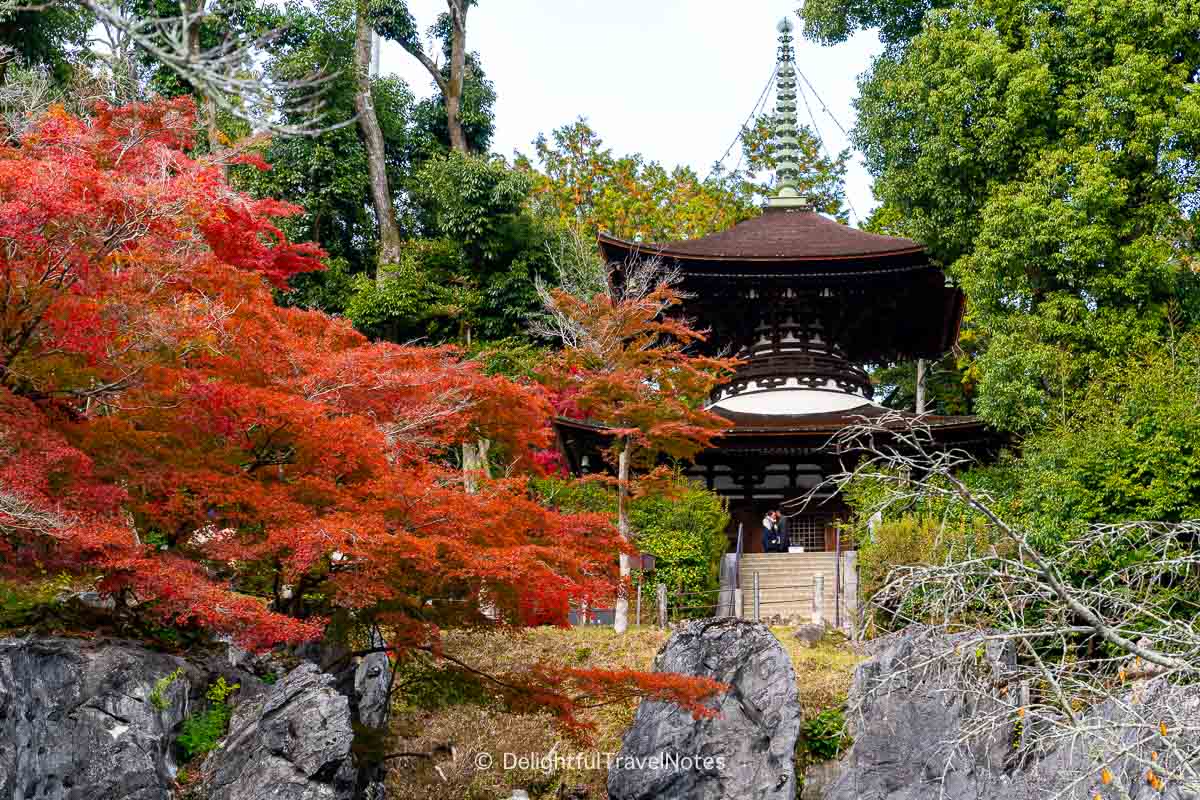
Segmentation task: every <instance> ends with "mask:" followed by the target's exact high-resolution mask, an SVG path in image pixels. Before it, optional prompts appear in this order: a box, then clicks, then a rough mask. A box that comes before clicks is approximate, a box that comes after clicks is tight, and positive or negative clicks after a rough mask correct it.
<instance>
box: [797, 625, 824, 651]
mask: <svg viewBox="0 0 1200 800" xmlns="http://www.w3.org/2000/svg"><path fill="white" fill-rule="evenodd" d="M794 635H795V637H796V641H798V642H799V643H800V644H801V645H802V646H804V647H813V646H815V645H816V644H818V643H819V642H820V641H821V640H822V639H824V638H825V626H824V625H816V624H814V623H811V622H810V623H808V624H807V625H800V626H799V627H797V628H796V633H795V634H794Z"/></svg>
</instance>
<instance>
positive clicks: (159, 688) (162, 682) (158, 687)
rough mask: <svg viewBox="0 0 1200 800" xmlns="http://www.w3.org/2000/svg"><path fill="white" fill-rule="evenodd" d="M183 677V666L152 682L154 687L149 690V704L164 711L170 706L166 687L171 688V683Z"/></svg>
mask: <svg viewBox="0 0 1200 800" xmlns="http://www.w3.org/2000/svg"><path fill="white" fill-rule="evenodd" d="M181 677H183V667H180V668H179V669H177V670H175V671H174V672H172V673H171V674H170V675H164V676H162V677H161V678H159V679H158V680H157V681H155V682H154V688H153V689H151V690H150V705H152V706H154V707H155V708H157V709H158V710H159V711H166V710H167V709H168V708H170V707H171V701H170V700H168V699H167V696H166V692H167V689H169V688H171V684H172V683H174V682H175V681H177V680H179V679H180V678H181Z"/></svg>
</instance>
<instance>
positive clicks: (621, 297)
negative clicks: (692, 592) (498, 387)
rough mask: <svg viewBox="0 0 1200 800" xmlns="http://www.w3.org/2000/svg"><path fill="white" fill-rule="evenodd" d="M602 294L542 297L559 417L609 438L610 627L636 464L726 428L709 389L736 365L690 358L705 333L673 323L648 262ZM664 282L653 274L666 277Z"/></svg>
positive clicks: (674, 294) (651, 464)
mask: <svg viewBox="0 0 1200 800" xmlns="http://www.w3.org/2000/svg"><path fill="white" fill-rule="evenodd" d="M622 269H623V270H624V272H623V274H622V273H621V272H618V274H616V275H615V276H610V279H609V281H608V284H609V290H608V291H607V292H595V293H594V294H592V295H591V296H587V297H581V296H576V295H572V294H570V293H569V292H567V291H565V290H561V289H559V290H553V291H548V292H545V293H544V299H545V301H546V310H547V312H548V313H549V317H550V320H551V321H550V322H549V323H548V324H543V325H542V326H541V329H542V330H543V332H548V333H555V334H557V335H558V336H559V337H560V338H561V339H562V340H563V341H564V344H565V345H566V347H565V348H564V349H563V351H562V363H561V368H560V369H559V370H558V373H557V375H558V380H557V383H558V389H559V395H558V402H557V407H558V411H559V413H561V414H563V415H565V416H570V417H575V418H577V419H587V420H588V421H590V422H593V423H596V424H597V425H598V426H600V427H601V428H602V429H603V430H604V432H605V435H607V436H608V437H609V439H610V440H611V448H610V453H609V454H610V455H611V457H612V460H613V462H615V466H616V473H617V475H616V477H617V520H618V531H619V533H620V536H621V540H622V545H623V547H622V552H621V556H620V575H621V579H622V582H623V585H622V587H621V591H620V592H619V593H618V598H617V606H616V619H615V627H616V629H617V631H618V632H623V631H624V630H625V629H626V627H627V626H628V613H629V604H628V600H627V596H628V591H627V590H628V587H627V586H625V585H624V584H625V583H626V582H627V581H628V577H629V575H630V572H631V564H630V561H629V551H630V550H631V545H630V541H631V530H630V525H629V517H628V508H629V495H630V492H631V490H632V488H633V484H634V472H633V469H634V466H635V463H636V464H637V465H640V466H641V467H643V468H644V470H647V471H648V474H649V475H656V474H657V473H658V470H656V469H655V467H656V464H657V459H658V458H659V457H660V456H663V455H665V456H668V457H671V458H675V459H689V458H692V457H693V456H695V455H696V454H697V453H699V452H700V451H702V450H704V449H705V448H706V447H708V446H709V445H710V444H711V443H712V440H713V438H714V437H716V436H717V435H718V434H720V433H721V432H722V431H724V430H726V429H727V428H728V427H729V422H728V420H726V419H724V418H722V417H720V416H718V415H717V414H714V413H712V412H711V411H709V410H708V408H707V405H708V401H709V399H710V397H711V395H712V392H713V390H714V389H715V388H716V387H717V386H719V385H720V384H722V383H724V382H725V381H727V380H728V379H729V378H730V377H732V375H733V372H734V369H735V368H736V367H737V364H738V361H737V360H736V359H730V358H715V357H711V356H705V355H702V354H699V353H697V352H695V346H696V345H697V344H698V343H701V342H703V341H704V338H705V334H704V333H703V332H702V331H699V330H696V329H695V328H694V327H692V325H691V323H690V322H689V321H688V320H686V319H684V318H683V317H682V316H680V315H679V314H678V313H677V312H678V307H679V306H680V303H681V295H680V293H679V291H678V290H677V289H676V288H675V287H674V282H673V278H672V277H671V276H670V275H669V272H668V273H664V272H663V271H661V270H660V268H659V265H658V264H657V263H656V262H654V261H647V262H638V263H635V264H628V265H624V267H623V268H622ZM664 274H665V277H660V275H664Z"/></svg>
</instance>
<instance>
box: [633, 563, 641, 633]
mask: <svg viewBox="0 0 1200 800" xmlns="http://www.w3.org/2000/svg"><path fill="white" fill-rule="evenodd" d="M634 624H635V625H637V626H638V627H639V628H640V627H641V626H642V573H640V572H639V573H638V586H637V617H636V622H634Z"/></svg>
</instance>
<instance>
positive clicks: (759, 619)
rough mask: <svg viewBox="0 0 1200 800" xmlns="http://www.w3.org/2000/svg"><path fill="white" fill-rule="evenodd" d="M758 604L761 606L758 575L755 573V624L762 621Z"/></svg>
mask: <svg viewBox="0 0 1200 800" xmlns="http://www.w3.org/2000/svg"><path fill="white" fill-rule="evenodd" d="M760 604H761V597H760V596H759V586H758V573H757V572H755V573H754V621H755V622H760V621H762V614H761V613H760V612H761V610H762V609H761V607H760Z"/></svg>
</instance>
